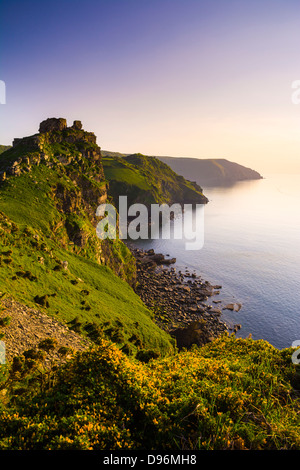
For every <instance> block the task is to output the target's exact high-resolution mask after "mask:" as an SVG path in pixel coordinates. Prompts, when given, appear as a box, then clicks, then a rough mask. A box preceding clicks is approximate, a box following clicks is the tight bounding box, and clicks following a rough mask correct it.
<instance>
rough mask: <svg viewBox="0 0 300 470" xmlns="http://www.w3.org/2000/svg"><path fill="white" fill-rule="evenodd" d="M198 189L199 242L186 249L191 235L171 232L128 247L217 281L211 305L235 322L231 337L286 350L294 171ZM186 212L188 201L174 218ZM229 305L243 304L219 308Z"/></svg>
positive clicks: (298, 271) (295, 223) (297, 286)
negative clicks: (237, 327) (150, 251)
mask: <svg viewBox="0 0 300 470" xmlns="http://www.w3.org/2000/svg"><path fill="white" fill-rule="evenodd" d="M203 189H204V194H205V195H206V196H207V197H208V199H209V203H208V204H206V205H205V206H204V208H202V209H201V210H203V211H204V215H203V222H202V227H201V228H199V230H201V235H202V236H203V244H201V246H200V245H199V247H198V248H197V249H193V250H191V249H189V250H188V249H187V241H189V242H190V240H189V237H190V236H191V234H190V235H189V234H186V236H183V237H182V238H181V239H177V238H176V237H175V236H174V234H173V231H172V229H171V237H170V238H169V239H164V238H162V237H160V238H158V239H147V240H136V241H135V245H136V246H138V247H140V248H142V249H145V250H148V249H151V248H153V249H154V251H155V252H157V253H163V254H165V255H168V256H170V257H172V258H173V257H175V258H176V263H175V264H174V265H172V266H173V267H175V269H176V270H178V271H179V270H181V271H182V272H185V271H186V270H188V271H189V272H190V273H195V274H197V275H198V276H201V278H203V280H207V281H209V282H210V283H212V284H215V285H221V286H222V288H221V289H220V294H218V295H217V296H214V299H215V300H216V299H217V300H220V301H221V302H220V303H219V304H218V305H215V306H217V307H218V308H221V309H222V316H221V319H222V320H223V321H225V323H226V324H227V325H228V327H229V328H231V327H233V325H235V324H240V325H241V329H240V330H239V331H238V332H237V333H236V336H237V337H242V338H245V337H248V336H249V335H251V336H252V338H253V339H263V340H266V341H268V342H269V343H270V344H272V345H273V346H274V347H276V348H278V349H283V348H289V347H290V346H291V345H292V343H293V342H294V341H300V175H299V174H293V175H288V174H280V175H279V174H270V175H265V176H264V178H263V179H261V180H251V181H241V182H237V183H235V184H232V185H228V186H222V187H221V186H218V187H205V186H204V188H203ZM189 211H191V209H190V208H189V207H188V206H187V207H186V211H185V213H183V215H179V217H182V223H183V224H184V221H185V218H186V217H188V216H190V217H191V215H192V216H195V214H189ZM177 222H178V221H177ZM172 223H173V224H174V223H175V222H172ZM199 227H200V225H199ZM199 237H200V236H199ZM202 245H203V246H202ZM211 302H212V299H211V298H209V303H211ZM230 303H235V304H241V305H242V307H241V309H240V310H239V311H231V310H224V307H226V305H228V304H230Z"/></svg>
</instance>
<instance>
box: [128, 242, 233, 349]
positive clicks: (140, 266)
mask: <svg viewBox="0 0 300 470" xmlns="http://www.w3.org/2000/svg"><path fill="white" fill-rule="evenodd" d="M128 247H129V248H130V250H131V252H132V254H133V255H134V257H135V259H136V265H137V286H136V293H137V294H138V295H139V297H140V298H141V299H142V300H143V302H144V303H145V305H147V306H148V307H149V308H150V309H151V310H152V311H153V313H154V321H155V322H156V323H157V324H158V325H159V326H160V327H161V328H162V329H164V330H165V331H168V332H169V333H170V334H171V335H172V336H174V337H175V338H176V340H177V345H178V347H179V348H182V347H186V348H189V347H191V346H192V345H193V344H198V345H200V346H202V345H204V344H205V343H207V342H209V341H213V340H214V339H215V338H217V337H218V336H220V335H221V334H224V333H225V332H228V333H232V332H233V333H235V332H237V331H238V330H239V329H240V328H241V325H239V324H237V325H233V327H228V325H227V324H226V323H225V322H224V321H223V320H222V318H221V317H222V308H220V305H219V304H220V303H221V301H220V300H217V296H218V294H219V293H220V289H222V286H220V285H212V284H211V283H209V282H208V281H205V280H203V279H202V278H201V277H200V276H197V275H196V273H194V272H193V273H191V272H190V271H188V270H187V269H186V270H185V271H184V272H183V271H177V270H176V267H174V266H173V265H174V264H175V263H176V259H175V258H166V257H165V256H164V255H163V254H161V253H155V252H154V250H147V251H144V250H142V249H140V248H137V247H136V246H133V245H132V246H130V245H129V246H128ZM240 308H241V305H240V304H229V305H226V306H225V307H223V310H224V309H227V310H235V311H237V310H239V309H240Z"/></svg>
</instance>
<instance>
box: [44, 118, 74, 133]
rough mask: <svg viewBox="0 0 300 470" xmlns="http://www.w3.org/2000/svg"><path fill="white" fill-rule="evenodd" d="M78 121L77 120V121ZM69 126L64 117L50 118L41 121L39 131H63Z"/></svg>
mask: <svg viewBox="0 0 300 470" xmlns="http://www.w3.org/2000/svg"><path fill="white" fill-rule="evenodd" d="M76 122H77V121H76ZM66 128H67V120H66V119H64V118H49V119H46V120H45V121H42V122H41V123H40V128H39V132H40V134H44V133H45V132H54V131H63V130H64V129H66Z"/></svg>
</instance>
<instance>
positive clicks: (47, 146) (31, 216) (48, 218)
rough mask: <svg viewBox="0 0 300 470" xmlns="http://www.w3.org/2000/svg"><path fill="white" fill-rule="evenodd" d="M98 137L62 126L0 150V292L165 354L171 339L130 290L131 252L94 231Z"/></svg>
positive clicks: (102, 191)
mask: <svg viewBox="0 0 300 470" xmlns="http://www.w3.org/2000/svg"><path fill="white" fill-rule="evenodd" d="M95 140H96V139H95V136H94V135H93V134H92V133H87V132H85V131H83V130H81V129H76V128H67V127H66V126H65V127H64V128H63V129H60V130H58V129H55V130H49V131H48V132H40V133H39V134H36V135H35V136H32V137H28V138H25V139H21V140H20V141H17V142H16V144H15V145H14V147H12V148H11V149H9V150H7V151H6V152H4V153H3V154H2V155H1V158H0V169H1V170H2V173H1V175H2V182H1V183H0V184H1V186H0V231H1V240H0V267H1V269H0V292H1V293H2V295H3V294H5V295H6V296H9V297H13V298H14V299H15V300H17V301H19V302H21V303H23V304H25V305H28V306H30V307H37V308H39V309H42V310H43V311H45V312H46V313H47V314H48V315H50V316H53V317H54V318H56V319H58V320H60V321H62V322H64V323H66V324H69V322H75V323H76V329H77V331H80V332H82V334H85V335H86V334H87V326H88V324H90V325H91V324H92V325H94V326H95V328H97V330H98V331H99V335H100V334H101V335H102V334H103V335H104V336H106V337H107V338H111V337H114V338H116V342H117V343H118V344H119V345H120V347H123V346H125V345H126V348H127V349H128V350H131V351H132V352H133V353H136V352H137V350H138V349H140V348H150V347H151V348H154V349H157V351H158V352H159V353H162V354H164V353H166V352H168V351H170V350H172V348H173V346H172V341H171V340H170V337H169V336H168V335H167V334H166V333H164V332H163V331H162V330H160V329H159V328H158V327H157V326H156V325H155V323H154V322H153V320H152V313H151V312H150V311H149V310H148V309H147V308H146V307H145V306H144V305H143V303H142V302H141V300H140V299H139V297H138V296H137V295H136V294H135V293H134V291H133V290H132V288H131V286H132V285H134V283H135V261H134V258H133V256H132V255H131V253H130V251H129V250H128V249H127V248H126V246H125V245H124V244H123V243H122V242H121V241H120V240H104V241H102V240H99V239H98V238H97V236H96V230H95V227H96V224H97V218H96V216H95V214H96V209H97V206H98V205H99V204H100V203H101V202H105V200H106V197H107V187H106V181H105V178H104V174H103V168H102V163H101V153H100V149H99V147H98V146H97V145H96V143H95ZM71 326H72V323H71ZM73 326H74V325H73ZM133 335H134V337H135V338H136V340H137V339H138V341H136V342H135V343H134V341H131V342H130V341H129V339H130V338H132V337H133ZM136 344H139V348H137V346H136Z"/></svg>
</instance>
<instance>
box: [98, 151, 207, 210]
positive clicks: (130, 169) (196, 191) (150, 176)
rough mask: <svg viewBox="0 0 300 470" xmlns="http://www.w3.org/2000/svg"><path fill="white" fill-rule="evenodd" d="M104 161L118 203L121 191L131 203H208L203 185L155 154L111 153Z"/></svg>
mask: <svg viewBox="0 0 300 470" xmlns="http://www.w3.org/2000/svg"><path fill="white" fill-rule="evenodd" d="M102 162H103V168H104V174H105V177H106V178H107V180H108V182H109V190H108V191H109V195H111V196H112V198H113V200H114V202H115V203H116V204H117V203H118V197H119V195H120V194H121V195H127V197H128V204H133V203H135V202H139V203H144V204H146V205H150V204H163V203H166V204H173V203H180V204H184V203H186V204H187V203H190V204H192V203H194V204H196V203H198V204H205V203H207V199H206V197H205V196H204V195H203V192H202V189H201V188H200V186H198V185H196V184H194V183H191V182H190V181H187V180H185V179H184V178H183V177H182V176H179V175H177V174H176V173H175V172H174V171H173V170H171V168H170V167H168V165H166V164H164V163H163V162H161V161H160V160H158V159H157V158H155V157H147V156H145V155H142V154H133V155H128V156H126V157H125V156H124V158H123V157H120V156H115V155H109V156H104V157H103V159H102Z"/></svg>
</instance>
